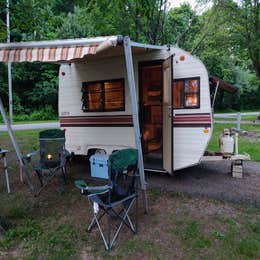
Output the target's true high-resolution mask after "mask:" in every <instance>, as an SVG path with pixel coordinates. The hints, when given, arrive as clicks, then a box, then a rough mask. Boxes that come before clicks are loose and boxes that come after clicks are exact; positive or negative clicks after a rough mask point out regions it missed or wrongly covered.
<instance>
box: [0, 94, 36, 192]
mask: <svg viewBox="0 0 260 260" xmlns="http://www.w3.org/2000/svg"><path fill="white" fill-rule="evenodd" d="M0 111H1V114H2V117H3V119H4V123H5V125H6V127H7V131H8V134H9V136H10V139H11V141H12V144H13V147H14V149H15V152H16V155H17V158H18V160H19V163H20V168H21V169H22V172H23V174H24V175H25V177H26V180H27V183H28V185H29V187H30V189H31V191H32V192H33V193H34V192H35V189H34V186H33V184H32V180H31V177H30V175H29V172H28V169H27V167H26V165H25V164H24V161H23V156H22V153H21V151H20V148H19V146H18V143H17V141H16V138H15V135H14V133H13V130H12V128H11V125H10V123H9V121H8V119H7V116H6V112H5V109H4V106H3V102H2V99H1V97H0Z"/></svg>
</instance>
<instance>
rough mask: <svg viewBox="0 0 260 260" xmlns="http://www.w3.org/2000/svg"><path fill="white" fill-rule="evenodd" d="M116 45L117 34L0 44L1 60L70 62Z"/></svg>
mask: <svg viewBox="0 0 260 260" xmlns="http://www.w3.org/2000/svg"><path fill="white" fill-rule="evenodd" d="M116 45H117V37H116V36H109V37H96V38H83V39H72V40H55V41H40V42H20V43H4V44H0V62H34V61H40V62H54V63H62V62H69V61H73V60H77V59H82V58H84V57H85V56H86V55H94V54H96V53H97V52H99V51H102V50H104V48H109V47H112V46H116Z"/></svg>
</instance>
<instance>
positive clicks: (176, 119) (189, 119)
mask: <svg viewBox="0 0 260 260" xmlns="http://www.w3.org/2000/svg"><path fill="white" fill-rule="evenodd" d="M174 121H175V122H183V121H185V122H186V121H206V122H208V121H209V122H211V120H210V118H194V117H193V118H191V117H189V118H174Z"/></svg>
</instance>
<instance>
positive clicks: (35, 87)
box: [0, 0, 260, 115]
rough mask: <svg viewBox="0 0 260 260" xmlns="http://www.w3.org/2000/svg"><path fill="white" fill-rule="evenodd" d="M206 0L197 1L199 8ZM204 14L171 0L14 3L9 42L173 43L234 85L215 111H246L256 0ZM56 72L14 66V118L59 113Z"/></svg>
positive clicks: (2, 69)
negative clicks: (109, 39) (113, 39)
mask: <svg viewBox="0 0 260 260" xmlns="http://www.w3.org/2000/svg"><path fill="white" fill-rule="evenodd" d="M209 1H211V0H197V2H198V5H200V6H204V5H205V4H207V3H208V2H209ZM212 3H213V5H212V6H211V7H210V8H208V10H207V11H205V12H203V13H198V12H196V10H193V9H192V7H191V6H190V5H189V4H188V3H184V4H182V5H181V6H180V7H177V8H172V9H170V1H169V0H120V1H118V0H98V1H93V0H87V1H85V0H64V1H61V0H51V1H49V0H12V1H10V12H11V40H12V41H29V40H45V39H57V38H79V37H93V36H100V35H119V34H121V35H129V36H130V37H131V39H133V40H135V41H139V42H148V43H151V44H168V43H170V44H176V45H178V46H180V47H181V48H183V49H185V50H188V51H191V52H192V53H193V54H194V55H197V56H198V57H199V58H200V59H201V60H202V61H203V62H204V64H205V65H206V67H207V70H208V71H209V74H210V75H216V76H219V77H220V78H222V79H224V80H226V81H228V82H230V83H232V84H235V85H236V86H238V87H239V93H237V94H236V95H235V96H234V95H230V94H228V93H223V92H220V93H218V96H217V100H216V108H217V109H222V110H223V109H234V110H239V109H246V108H248V109H250V108H251V109H252V108H259V107H260V103H259V99H260V81H259V80H260V79H259V77H260V76H259V75H260V74H259V70H260V68H259V67H260V65H259V62H260V57H259V55H260V54H259V52H260V50H259V48H260V47H259V46H260V42H259V41H260V32H259V30H260V29H259V28H260V14H259V12H260V11H259V9H260V8H259V1H255V0H242V1H240V2H239V3H237V1H235V0H212ZM0 10H1V11H0V41H5V40H6V0H0ZM57 72H58V67H57V66H55V65H46V64H38V63H37V64H14V65H13V68H12V73H13V88H14V93H13V99H14V112H15V114H26V115H30V114H31V113H32V112H33V111H34V110H37V111H39V110H42V109H45V107H46V105H47V106H51V107H52V109H53V110H54V112H55V113H57V91H58V78H57V75H58V73H57ZM0 95H1V97H2V99H3V102H4V105H5V106H8V85H7V69H6V66H5V65H3V64H0Z"/></svg>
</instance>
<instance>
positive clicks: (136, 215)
mask: <svg viewBox="0 0 260 260" xmlns="http://www.w3.org/2000/svg"><path fill="white" fill-rule="evenodd" d="M137 231H138V196H137V197H136V199H135V234H136V233H137Z"/></svg>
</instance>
